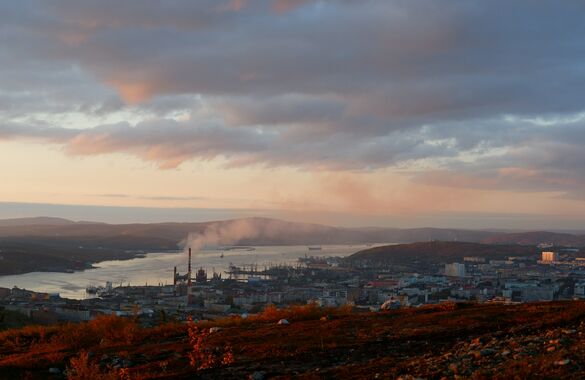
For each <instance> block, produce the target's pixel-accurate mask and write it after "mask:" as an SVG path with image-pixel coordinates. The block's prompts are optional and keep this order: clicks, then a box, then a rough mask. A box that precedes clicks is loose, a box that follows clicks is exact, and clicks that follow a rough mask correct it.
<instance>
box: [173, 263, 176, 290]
mask: <svg viewBox="0 0 585 380" xmlns="http://www.w3.org/2000/svg"><path fill="white" fill-rule="evenodd" d="M173 286H177V267H175V270H174V272H173Z"/></svg>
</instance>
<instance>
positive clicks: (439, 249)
mask: <svg viewBox="0 0 585 380" xmlns="http://www.w3.org/2000/svg"><path fill="white" fill-rule="evenodd" d="M539 252H540V251H539V250H538V249H537V248H536V247H532V246H522V245H498V244H479V243H469V242H445V241H432V242H422V243H412V244H399V245H386V246H382V247H375V248H370V249H366V250H363V251H359V252H357V253H354V254H353V255H351V256H349V257H348V260H350V261H359V260H370V261H379V262H386V263H397V264H398V263H400V264H405V263H412V262H416V261H420V262H424V263H426V264H432V263H445V262H454V261H461V260H463V258H464V257H465V256H478V257H484V258H486V259H492V260H497V259H505V258H506V257H508V256H537V255H538V254H539Z"/></svg>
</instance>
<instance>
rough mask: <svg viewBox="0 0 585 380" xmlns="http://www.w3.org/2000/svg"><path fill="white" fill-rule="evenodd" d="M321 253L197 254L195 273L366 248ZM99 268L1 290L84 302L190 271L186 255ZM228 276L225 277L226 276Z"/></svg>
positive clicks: (48, 275)
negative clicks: (111, 287) (97, 290)
mask: <svg viewBox="0 0 585 380" xmlns="http://www.w3.org/2000/svg"><path fill="white" fill-rule="evenodd" d="M321 247H322V249H321V250H320V251H309V250H308V248H307V246H305V245H302V246H262V247H254V248H255V250H254V251H241V250H233V251H223V254H224V257H223V258H222V257H221V253H222V251H218V250H204V251H201V252H194V255H193V269H194V270H195V269H196V268H199V267H203V268H205V269H207V271H208V274H211V272H212V271H213V270H215V271H216V272H223V271H225V270H227V269H228V266H229V264H230V263H233V264H234V265H238V266H241V265H249V264H254V263H256V264H258V266H259V269H260V267H263V266H264V265H268V263H272V264H277V263H294V262H296V261H297V259H298V258H299V257H303V256H305V255H309V256H348V255H351V254H352V253H355V252H357V251H360V250H362V249H366V248H367V246H366V245H323V246H321ZM94 266H96V267H97V268H95V269H89V270H86V271H82V272H75V273H57V272H32V273H26V274H20V275H13V276H0V287H5V288H12V287H13V286H18V287H19V288H24V289H29V290H34V291H38V292H48V293H59V294H60V295H61V297H67V298H77V299H82V298H85V297H86V293H85V288H86V287H87V286H88V285H104V284H105V283H106V281H112V282H113V283H114V284H116V285H119V284H120V283H123V284H124V285H126V284H128V283H130V284H131V285H145V284H148V285H158V284H172V282H173V267H174V266H177V270H178V271H179V272H180V273H181V274H183V273H185V272H186V271H187V255H186V254H185V253H183V252H180V253H149V254H147V255H146V257H143V258H137V259H132V260H125V261H103V262H101V263H97V264H94ZM224 276H225V275H224Z"/></svg>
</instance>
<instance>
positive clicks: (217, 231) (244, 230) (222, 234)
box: [185, 219, 269, 252]
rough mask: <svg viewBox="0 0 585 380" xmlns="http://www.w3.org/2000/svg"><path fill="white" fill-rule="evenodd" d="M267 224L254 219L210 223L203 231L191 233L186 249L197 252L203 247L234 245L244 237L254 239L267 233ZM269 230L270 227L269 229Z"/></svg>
mask: <svg viewBox="0 0 585 380" xmlns="http://www.w3.org/2000/svg"><path fill="white" fill-rule="evenodd" d="M267 227H268V226H267V225H264V224H262V225H259V224H258V223H256V222H255V221H254V220H252V219H241V220H230V221H227V222H219V223H213V224H210V225H209V226H207V227H206V228H205V230H204V231H203V233H200V232H196V233H190V234H189V236H188V237H187V240H186V242H185V249H187V248H191V249H193V250H194V251H195V252H197V251H200V250H202V249H203V248H206V247H207V248H210V247H218V246H228V245H234V244H236V243H238V242H239V241H241V240H244V239H252V238H256V237H259V236H265V235H266V234H267V232H268V231H267ZM268 230H269V229H268Z"/></svg>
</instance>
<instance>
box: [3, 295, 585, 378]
mask: <svg viewBox="0 0 585 380" xmlns="http://www.w3.org/2000/svg"><path fill="white" fill-rule="evenodd" d="M283 317H285V318H287V319H288V320H289V321H290V324H289V325H279V324H277V323H276V321H278V320H279V319H280V318H283ZM218 325H219V326H220V328H219V329H213V330H212V332H210V330H209V327H213V326H218ZM66 367H68V368H69V370H68V376H69V378H71V379H191V378H202V379H219V378H222V379H223V378H237V379H245V378H256V379H263V378H271V379H272V378H273V379H288V378H303V379H319V378H325V379H355V378H398V377H400V376H402V378H404V379H406V378H412V377H411V376H413V377H422V378H432V379H439V378H442V377H447V378H454V377H455V376H462V377H463V378H476V379H482V378H486V379H487V378H500V379H510V378H520V379H521V378H566V379H579V378H583V377H584V376H585V302H580V301H574V302H554V303H539V304H523V305H508V306H506V305H471V304H465V305H461V304H460V305H456V304H443V305H439V306H435V307H426V308H421V309H405V310H396V311H387V312H381V313H361V314H357V313H353V312H350V311H347V310H320V309H317V308H316V307H313V306H306V307H297V308H295V309H292V310H290V309H289V310H285V311H278V310H275V309H273V308H271V309H268V310H267V311H265V312H264V313H263V314H262V315H260V316H258V317H255V318H250V319H248V320H242V319H231V320H224V321H219V322H215V323H205V324H199V325H198V324H194V323H190V324H189V323H188V324H166V325H163V326H160V327H156V328H141V327H139V326H137V325H136V324H134V323H133V322H132V321H129V320H123V319H119V318H115V317H105V318H102V319H99V320H96V321H93V322H90V323H88V324H82V325H66V326H63V327H47V328H36V327H28V328H25V329H22V330H11V331H7V332H4V333H2V334H0V376H1V377H3V378H28V379H47V378H49V379H51V378H52V379H59V378H64V377H65V376H64V375H63V372H62V371H63V370H64V369H65V368H66ZM195 376H196V377H195Z"/></svg>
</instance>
